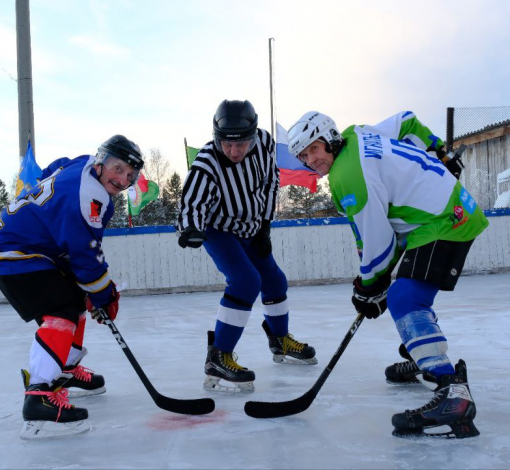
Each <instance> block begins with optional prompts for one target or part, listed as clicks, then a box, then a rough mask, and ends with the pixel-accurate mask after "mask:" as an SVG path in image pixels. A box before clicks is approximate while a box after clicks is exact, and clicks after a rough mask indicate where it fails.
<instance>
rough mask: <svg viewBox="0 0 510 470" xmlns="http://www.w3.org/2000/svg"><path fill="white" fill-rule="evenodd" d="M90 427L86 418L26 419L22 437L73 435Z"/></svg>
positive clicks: (40, 437)
mask: <svg viewBox="0 0 510 470" xmlns="http://www.w3.org/2000/svg"><path fill="white" fill-rule="evenodd" d="M89 429H90V425H89V423H88V421H87V420H86V419H82V420H81V421H73V422H70V423H55V422H54V421H25V423H24V424H23V429H22V430H21V434H20V436H19V437H20V438H21V439H48V438H55V437H65V436H72V435H74V434H80V433H82V432H86V431H88V430H89Z"/></svg>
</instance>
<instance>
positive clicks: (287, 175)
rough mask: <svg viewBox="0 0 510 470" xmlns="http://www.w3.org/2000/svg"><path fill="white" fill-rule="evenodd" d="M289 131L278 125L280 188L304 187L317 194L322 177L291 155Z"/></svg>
mask: <svg viewBox="0 0 510 470" xmlns="http://www.w3.org/2000/svg"><path fill="white" fill-rule="evenodd" d="M288 144H289V141H288V139H287V131H286V130H285V129H284V128H283V127H282V126H280V124H278V123H276V164H277V165H278V167H279V168H280V186H281V187H283V186H287V185H289V184H294V185H296V186H304V187H305V188H308V189H309V190H310V192H311V193H316V192H317V180H318V179H319V178H320V175H319V174H318V173H316V172H315V171H313V170H311V169H310V168H307V167H306V166H304V165H303V164H302V163H301V162H300V161H299V160H298V159H297V158H296V157H295V156H294V155H292V154H291V153H289V150H288Z"/></svg>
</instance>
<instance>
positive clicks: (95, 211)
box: [89, 199, 103, 223]
mask: <svg viewBox="0 0 510 470" xmlns="http://www.w3.org/2000/svg"><path fill="white" fill-rule="evenodd" d="M102 208H103V203H102V202H101V201H98V200H97V199H92V202H91V203H90V214H89V220H90V221H91V222H97V223H101V209H102Z"/></svg>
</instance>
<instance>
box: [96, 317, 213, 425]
mask: <svg viewBox="0 0 510 470" xmlns="http://www.w3.org/2000/svg"><path fill="white" fill-rule="evenodd" d="M97 310H98V312H99V314H100V315H101V318H102V319H103V321H104V322H105V323H106V324H107V325H108V327H109V328H110V330H111V332H112V334H113V336H114V337H115V339H116V340H117V343H119V346H120V347H121V348H122V350H123V351H124V354H125V355H126V357H127V358H128V359H129V362H130V363H131V365H132V366H133V369H135V371H136V373H137V374H138V377H140V380H141V381H142V383H143V384H144V386H145V388H146V389H147V391H148V392H149V394H150V396H151V397H152V399H153V400H154V403H156V405H157V406H159V407H160V408H162V409H164V410H166V411H171V412H173V413H179V414H183V415H205V414H207V413H211V411H214V400H212V399H211V398H198V399H196V400H179V399H177V398H169V397H165V396H164V395H161V393H158V391H157V390H156V389H155V388H154V386H153V385H152V383H151V382H150V380H149V379H148V377H147V376H146V375H145V372H144V371H143V370H142V368H141V367H140V364H138V361H137V360H136V359H135V356H133V353H132V352H131V349H129V347H128V345H127V344H126V341H124V338H123V337H122V335H121V334H120V332H119V330H118V329H117V327H116V326H115V324H114V323H113V321H112V320H111V319H110V317H109V316H108V313H107V312H106V311H105V310H104V309H102V308H98V309H97Z"/></svg>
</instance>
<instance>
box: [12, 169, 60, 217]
mask: <svg viewBox="0 0 510 470" xmlns="http://www.w3.org/2000/svg"><path fill="white" fill-rule="evenodd" d="M54 181H55V177H51V178H46V179H45V180H43V181H41V182H40V183H39V192H38V193H36V194H27V195H26V196H25V197H24V198H22V199H18V200H17V201H14V202H12V203H11V204H9V205H8V206H7V214H9V215H11V214H15V213H16V212H18V211H19V210H20V209H21V208H22V207H23V206H26V205H27V204H37V205H38V206H42V205H44V204H45V203H46V202H47V201H48V200H49V199H51V197H52V196H53V193H54V191H53V182H54Z"/></svg>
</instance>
